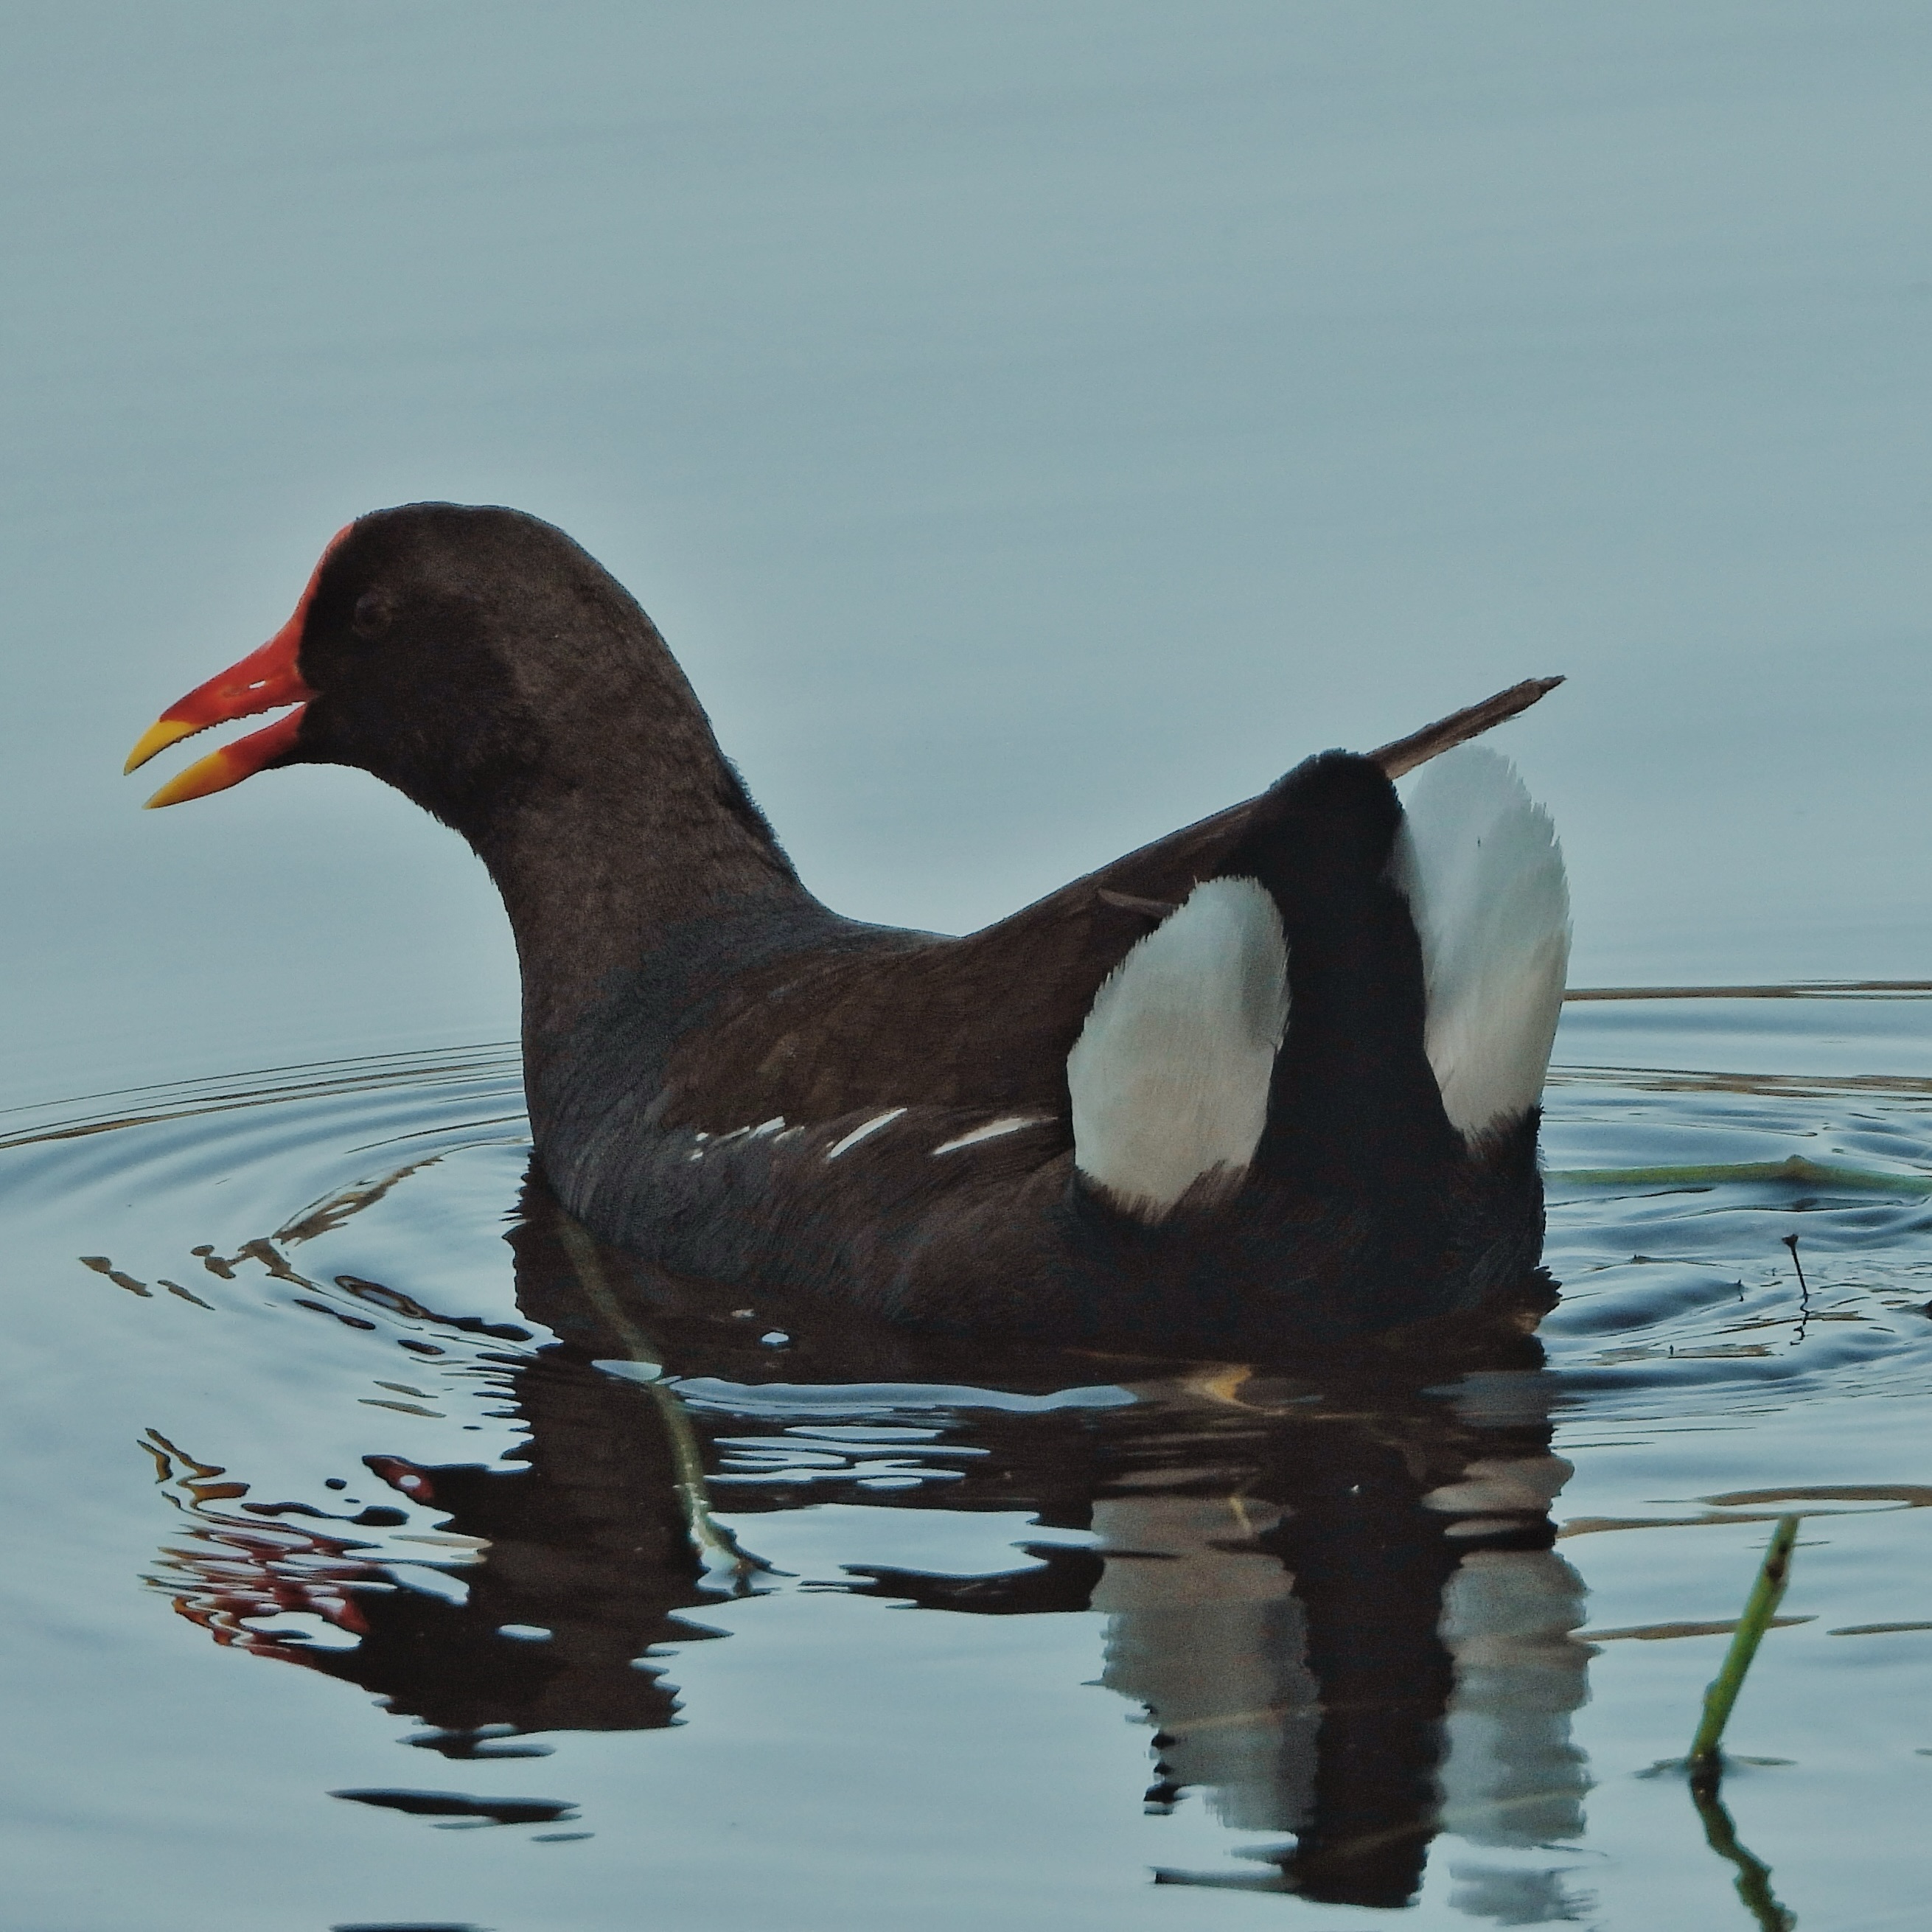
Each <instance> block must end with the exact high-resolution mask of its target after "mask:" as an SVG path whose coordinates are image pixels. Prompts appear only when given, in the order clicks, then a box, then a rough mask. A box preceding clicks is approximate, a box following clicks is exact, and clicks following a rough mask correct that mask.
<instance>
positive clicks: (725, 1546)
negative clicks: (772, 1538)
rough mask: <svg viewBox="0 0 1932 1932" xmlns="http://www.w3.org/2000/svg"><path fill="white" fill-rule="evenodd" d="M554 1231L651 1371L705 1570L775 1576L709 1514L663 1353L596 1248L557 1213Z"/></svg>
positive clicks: (602, 1308)
mask: <svg viewBox="0 0 1932 1932" xmlns="http://www.w3.org/2000/svg"><path fill="white" fill-rule="evenodd" d="M556 1226H557V1233H558V1235H559V1238H561V1240H562V1244H563V1251H564V1253H565V1254H566V1255H568V1256H569V1257H570V1265H571V1267H572V1268H574V1270H575V1271H576V1272H577V1280H578V1281H579V1282H580V1283H581V1284H582V1286H583V1292H584V1293H585V1295H587V1296H588V1297H589V1300H590V1303H591V1305H592V1307H594V1308H595V1310H597V1312H598V1314H599V1315H601V1316H603V1318H604V1321H605V1322H607V1324H608V1325H609V1326H610V1329H611V1331H612V1332H613V1334H615V1335H616V1337H617V1338H618V1340H619V1342H620V1343H622V1345H623V1349H624V1352H625V1355H628V1356H629V1358H631V1361H634V1362H635V1363H637V1364H638V1365H639V1366H640V1367H643V1368H647V1369H651V1370H655V1372H656V1373H655V1375H654V1376H652V1379H650V1380H649V1381H647V1382H644V1383H643V1384H642V1385H641V1386H642V1387H643V1391H644V1393H645V1394H646V1395H647V1396H649V1397H650V1399H651V1400H652V1403H654V1404H655V1406H656V1409H657V1412H658V1416H659V1418H661V1420H662V1421H663V1423H664V1435H665V1436H666V1438H667V1440H668V1442H669V1443H670V1454H671V1464H672V1466H673V1469H676V1472H677V1476H676V1490H677V1500H678V1507H679V1509H680V1511H682V1514H683V1517H684V1527H685V1535H687V1536H688V1537H689V1538H690V1539H691V1547H692V1548H693V1549H694V1550H695V1551H696V1552H697V1559H698V1561H699V1562H700V1563H702V1564H703V1565H704V1566H705V1568H706V1569H707V1570H712V1571H718V1570H722V1571H724V1572H726V1573H727V1574H728V1575H729V1576H730V1579H731V1582H732V1586H733V1589H737V1590H741V1591H742V1590H743V1589H745V1588H746V1587H747V1586H748V1583H749V1580H750V1579H751V1577H752V1576H753V1575H754V1574H756V1573H757V1572H759V1571H763V1572H765V1573H766V1574H768V1575H775V1574H778V1573H777V1572H776V1571H773V1569H772V1566H771V1565H770V1564H769V1563H767V1562H766V1561H765V1560H764V1559H763V1557H761V1556H753V1555H752V1554H751V1552H750V1551H749V1550H745V1549H744V1548H742V1547H740V1545H739V1541H738V1539H737V1538H736V1537H735V1536H733V1535H732V1534H731V1532H730V1531H729V1530H728V1529H726V1528H725V1527H724V1525H723V1524H722V1523H720V1522H719V1521H718V1519H717V1518H716V1517H714V1516H713V1515H712V1513H711V1487H710V1485H709V1483H708V1482H706V1480H705V1475H704V1457H703V1451H702V1450H701V1449H700V1447H699V1444H698V1440H697V1430H696V1429H695V1428H694V1427H693V1426H692V1424H691V1415H690V1412H688V1410H687V1409H685V1406H684V1404H683V1403H682V1401H680V1400H679V1397H678V1393H677V1391H676V1390H675V1389H674V1388H672V1387H671V1386H670V1384H669V1383H668V1382H664V1381H663V1380H662V1379H661V1378H662V1376H663V1374H664V1351H663V1349H661V1348H660V1347H659V1346H658V1344H657V1343H655V1342H654V1341H652V1339H651V1338H650V1337H649V1335H647V1334H645V1332H644V1331H643V1329H642V1328H639V1327H638V1325H637V1323H636V1322H633V1321H632V1320H631V1318H630V1316H629V1315H628V1313H626V1312H625V1309H624V1306H623V1304H622V1303H621V1302H620V1301H619V1300H618V1299H617V1297H616V1295H615V1294H614V1293H613V1291H612V1289H611V1287H610V1283H609V1282H608V1281H607V1280H605V1279H604V1264H603V1262H602V1261H601V1259H599V1258H598V1253H597V1244H596V1243H595V1241H592V1239H591V1238H590V1236H589V1235H588V1234H587V1233H586V1232H585V1231H584V1230H583V1229H582V1228H581V1227H580V1226H578V1225H577V1223H576V1222H574V1220H571V1218H570V1217H569V1216H568V1215H567V1214H564V1213H563V1212H562V1210H561V1209H559V1211H558V1213H557V1217H556Z"/></svg>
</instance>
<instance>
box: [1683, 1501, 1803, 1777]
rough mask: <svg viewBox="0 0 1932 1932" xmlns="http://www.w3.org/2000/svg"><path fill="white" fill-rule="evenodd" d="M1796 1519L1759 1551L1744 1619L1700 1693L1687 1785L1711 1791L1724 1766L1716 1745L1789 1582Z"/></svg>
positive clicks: (1783, 1520) (1781, 1521) (1788, 1519)
mask: <svg viewBox="0 0 1932 1932" xmlns="http://www.w3.org/2000/svg"><path fill="white" fill-rule="evenodd" d="M1798 1521H1799V1520H1798V1518H1797V1517H1795V1516H1781V1517H1779V1518H1778V1527H1777V1528H1776V1529H1774V1530H1773V1531H1772V1533H1771V1542H1770V1545H1769V1547H1768V1548H1767V1549H1766V1551H1765V1553H1764V1561H1763V1562H1762V1563H1761V1564H1760V1565H1758V1572H1757V1581H1756V1582H1755V1583H1753V1584H1752V1586H1751V1595H1750V1596H1749V1597H1748V1598H1746V1599H1745V1611H1744V1615H1743V1616H1741V1617H1740V1618H1739V1619H1738V1627H1737V1628H1736V1630H1735V1631H1733V1633H1732V1634H1731V1647H1730V1649H1729V1650H1727V1652H1725V1653H1724V1664H1723V1667H1722V1668H1721V1669H1720V1670H1719V1671H1718V1674H1717V1676H1715V1678H1713V1679H1712V1680H1711V1687H1710V1688H1709V1690H1708V1691H1706V1692H1705V1693H1704V1716H1703V1721H1702V1722H1701V1723H1700V1724H1699V1725H1698V1727H1697V1736H1695V1737H1694V1738H1693V1739H1691V1759H1690V1764H1691V1782H1692V1783H1693V1784H1706V1785H1708V1786H1709V1787H1712V1789H1713V1790H1715V1788H1716V1786H1717V1782H1718V1778H1719V1777H1720V1775H1721V1774H1722V1772H1723V1769H1724V1766H1723V1763H1722V1760H1721V1759H1720V1758H1719V1757H1718V1743H1719V1741H1720V1740H1721V1739H1722V1738H1723V1736H1724V1727H1725V1725H1726V1724H1727V1723H1729V1722H1730V1715H1731V1706H1733V1705H1734V1704H1735V1703H1736V1702H1737V1701H1738V1693H1739V1691H1742V1689H1743V1688H1744V1682H1745V1672H1747V1671H1748V1670H1750V1668H1751V1660H1752V1658H1754V1657H1756V1656H1757V1647H1758V1646H1759V1645H1760V1643H1763V1641H1764V1634H1765V1632H1766V1631H1767V1630H1769V1628H1770V1627H1771V1620H1772V1617H1773V1616H1775V1614H1776V1613H1777V1610H1778V1604H1779V1603H1780V1602H1781V1601H1782V1599H1783V1598H1784V1586H1785V1585H1786V1584H1787V1583H1788V1582H1789V1581H1790V1577H1791V1552H1792V1550H1793V1547H1794V1546H1795V1545H1796V1543H1797V1541H1798Z"/></svg>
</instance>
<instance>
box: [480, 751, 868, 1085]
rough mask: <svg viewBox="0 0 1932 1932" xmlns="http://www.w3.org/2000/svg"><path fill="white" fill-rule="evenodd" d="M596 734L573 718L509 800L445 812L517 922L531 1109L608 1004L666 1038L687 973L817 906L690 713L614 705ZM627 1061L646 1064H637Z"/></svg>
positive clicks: (710, 970)
mask: <svg viewBox="0 0 1932 1932" xmlns="http://www.w3.org/2000/svg"><path fill="white" fill-rule="evenodd" d="M597 735H598V737H601V739H602V741H603V742H601V744H600V743H598V742H595V740H594V739H591V738H590V737H589V734H587V733H584V732H583V731H581V730H579V731H578V732H577V733H573V734H572V740H573V754H572V756H571V759H570V761H569V763H568V766H567V767H563V768H559V769H539V771H538V772H537V773H536V774H535V778H534V781H533V782H532V784H530V785H529V787H527V788H526V790H524V792H523V795H522V796H520V797H519V798H518V799H516V801H515V802H514V804H513V805H511V806H509V807H508V808H505V810H503V811H500V812H499V813H496V814H493V815H492V816H491V817H488V818H487V819H484V820H482V821H481V822H479V823H470V824H463V825H460V826H459V828H458V829H460V830H461V831H462V832H463V834H464V835H465V836H466V838H468V839H469V842H470V844H472V846H473V847H475V850H476V851H477V853H478V856H480V857H481V859H482V860H483V862H484V864H485V865H487V867H488V868H489V870H490V876H491V877H492V878H493V880H495V881H496V887H497V889H498V890H499V892H501V894H502V898H503V904H504V907H505V910H507V912H508V914H509V918H510V925H511V930H512V931H513V932H514V935H515V938H516V943H517V959H518V962H519V965H520V968H521V970H522V976H523V1046H524V1060H525V1073H526V1082H527V1084H528V1085H529V1089H530V1099H531V1103H532V1109H533V1110H534V1111H535V1112H538V1113H547V1112H549V1111H550V1107H551V1106H552V1104H553V1097H554V1096H555V1094H556V1093H557V1091H559V1082H560V1081H567V1079H568V1068H569V1065H570V1064H572V1063H573V1062H574V1061H575V1060H577V1059H580V1058H582V1057H583V1053H584V1050H585V1049H584V1046H583V1043H584V1040H585V1039H586V1034H587V1033H588V1034H596V1033H597V1032H598V1031H600V1030H601V1029H603V1028H604V1026H605V1022H606V1020H607V1016H609V1015H610V1013H612V1012H613V1010H617V1011H619V1012H620V1013H622V1016H623V1019H624V1023H625V1025H627V1026H629V1027H631V1028H640V1029H641V1030H642V1034H643V1038H642V1039H640V1046H643V1044H644V1040H660V1039H664V1038H667V1037H670V1035H671V1034H673V1033H674V1032H675V1031H676V1028H677V1027H678V1026H679V1024H680V1022H681V1020H682V1016H683V1010H684V1009H685V1007H687V1006H688V1004H689V999H690V997H691V995H690V992H689V990H688V989H690V988H691V986H698V985H701V984H703V983H710V984H714V985H715V983H717V980H718V977H719V975H720V974H721V971H722V970H726V969H727V968H728V965H729V963H730V962H731V960H732V959H733V958H735V957H739V956H742V954H743V953H744V952H745V950H746V949H747V946H748V944H749V943H751V942H754V941H755V939H756V938H757V935H760V934H761V933H763V932H766V931H768V930H769V931H784V930H787V929H790V928H791V927H793V926H796V925H798V924H799V923H801V922H803V923H805V924H810V923H812V922H814V921H815V920H819V919H829V917H830V915H829V914H828V913H826V912H825V911H824V910H823V907H820V905H819V904H818V902H817V901H816V900H815V899H814V898H812V896H811V894H810V893H808V892H807V891H806V890H805V888H804V886H802V885H801V884H800V883H799V880H798V877H797V874H796V873H795V872H794V871H793V869H792V867H791V865H790V861H789V860H787V859H786V857H785V856H784V853H782V852H781V850H779V848H778V844H777V842H776V841H775V839H774V838H772V834H771V831H770V829H769V826H766V824H765V823H764V820H763V818H762V817H760V815H759V814H758V812H757V808H756V807H755V806H754V805H752V803H751V800H750V799H749V798H748V796H747V795H746V794H745V790H744V787H743V786H742V784H741V783H740V781H739V778H738V777H737V775H736V772H733V770H732V769H731V768H730V766H729V765H728V764H727V763H726V761H725V760H724V757H723V755H722V754H721V752H720V751H718V748H717V746H716V744H715V742H714V741H713V740H712V737H711V735H710V731H709V726H708V725H707V724H705V723H704V721H703V716H702V714H701V713H698V714H697V715H696V716H695V717H694V718H686V719H679V720H676V721H675V722H674V724H673V726H672V727H671V728H670V729H665V728H663V726H662V721H660V724H659V728H658V729H657V730H655V732H654V733H652V736H649V738H646V737H644V736H643V735H642V734H641V733H639V732H637V731H636V730H627V729H626V728H625V727H624V726H623V724H622V721H619V720H611V721H609V723H608V726H607V729H606V730H604V731H602V732H601V733H598V734H597ZM750 950H753V951H755V950H757V947H756V945H755V944H750ZM652 1057H654V1056H652V1055H651V1054H649V1052H646V1053H645V1055H644V1058H646V1060H648V1059H649V1058H652ZM634 1077H636V1078H638V1079H645V1078H647V1077H648V1076H647V1070H646V1067H642V1066H640V1067H637V1068H636V1069H635V1070H634Z"/></svg>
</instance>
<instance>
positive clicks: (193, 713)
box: [123, 524, 354, 810]
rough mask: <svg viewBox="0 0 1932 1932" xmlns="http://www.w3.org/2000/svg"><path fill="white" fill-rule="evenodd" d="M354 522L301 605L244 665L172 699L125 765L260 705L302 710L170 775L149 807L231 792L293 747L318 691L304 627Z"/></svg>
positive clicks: (331, 545)
mask: <svg viewBox="0 0 1932 1932" xmlns="http://www.w3.org/2000/svg"><path fill="white" fill-rule="evenodd" d="M353 528H354V526H353V524H351V525H348V526H345V527H344V528H343V529H340V530H338V531H337V532H336V533H335V535H334V536H333V537H332V538H330V539H329V549H328V550H324V551H323V553H322V562H320V563H318V564H317V565H316V567H315V569H314V572H313V574H311V576H310V578H309V580H308V588H307V589H305V590H304V591H303V592H302V601H300V602H299V604H296V607H295V614H294V615H293V616H292V617H290V619H289V621H288V622H287V623H286V624H284V625H283V626H282V628H281V629H280V630H279V631H277V632H276V633H275V635H274V636H273V637H271V638H270V639H269V641H268V642H267V643H266V644H264V645H263V646H262V647H261V649H260V650H255V651H251V652H249V653H248V655H247V656H246V657H245V658H243V659H242V661H241V662H240V663H239V664H231V665H229V667H228V669H227V670H224V671H223V672H221V673H219V674H218V675H217V676H214V677H211V678H210V679H208V682H206V683H205V684H200V685H196V687H195V688H194V689H193V690H192V691H190V692H189V693H188V694H187V696H186V697H184V698H182V699H181V700H180V701H179V702H178V703H175V704H171V705H169V707H168V708H167V709H166V710H165V711H163V712H162V713H161V715H160V717H158V718H156V719H155V721H154V723H153V724H150V725H149V726H148V728H147V730H145V732H144V733H142V736H141V740H140V742H139V744H137V745H136V746H135V747H134V748H133V750H132V751H130V752H129V753H128V754H127V764H126V765H125V766H124V767H123V769H124V770H127V771H130V772H131V771H133V770H134V769H136V767H138V766H142V765H145V763H147V762H148V760H149V759H150V758H151V757H153V756H154V754H155V753H156V752H157V751H166V749H167V748H168V747H169V745H174V744H178V743H179V742H180V741H181V739H184V738H191V737H193V736H194V734H195V733H196V732H197V731H205V730H207V729H208V727H209V726H210V725H211V724H228V723H229V722H230V721H232V720H233V719H235V718H252V717H254V715H255V714H256V713H257V712H259V711H273V710H275V709H277V708H278V706H281V705H284V704H293V705H294V706H296V709H294V710H293V711H291V712H290V713H289V714H288V715H287V717H286V718H277V719H276V720H275V722H274V724H271V725H270V726H269V727H268V728H267V729H266V730H262V731H253V732H251V733H249V734H248V736H247V737H245V738H238V739H236V741H235V742H234V743H233V744H232V745H223V747H222V748H221V749H220V751H211V752H210V753H209V754H208V756H207V757H205V758H202V759H201V760H199V761H198V762H197V763H194V764H192V765H190V766H188V768H187V770H186V771H184V772H178V773H177V774H176V775H175V776H174V777H173V778H170V779H169V781H167V783H166V784H164V785H163V786H162V787H161V788H160V790H159V791H157V792H156V793H155V794H154V796H153V797H152V798H151V799H148V808H149V809H150V810H151V809H152V808H154V807H155V806H157V805H178V804H180V803H181V801H182V799H189V798H205V797H206V796H208V793H210V792H215V791H226V790H227V788H228V787H229V786H230V785H234V784H240V783H241V782H242V780H243V779H244V778H248V777H251V776H252V775H254V773H255V772H259V771H260V769H262V767H263V766H264V765H270V764H273V763H275V760H277V759H278V758H280V757H282V756H283V755H284V754H285V753H287V751H289V750H290V748H291V747H292V746H293V745H294V743H295V741H296V733H297V732H298V731H299V730H301V728H302V706H303V705H304V704H305V703H307V701H308V700H309V699H310V698H311V697H314V695H315V693H314V691H311V689H310V688H309V687H308V685H306V684H305V683H304V682H303V681H302V673H301V671H300V670H298V669H297V668H296V654H297V652H299V650H300V649H301V648H302V626H303V625H304V624H305V623H306V622H308V607H309V606H310V604H311V603H313V602H314V600H315V586H316V585H317V583H319V582H320V580H321V578H322V570H323V564H326V562H328V561H329V552H330V551H331V550H334V549H335V546H336V545H337V544H339V543H340V542H341V541H342V539H343V538H344V537H345V536H347V535H348V534H349V531H350V529H353Z"/></svg>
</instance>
